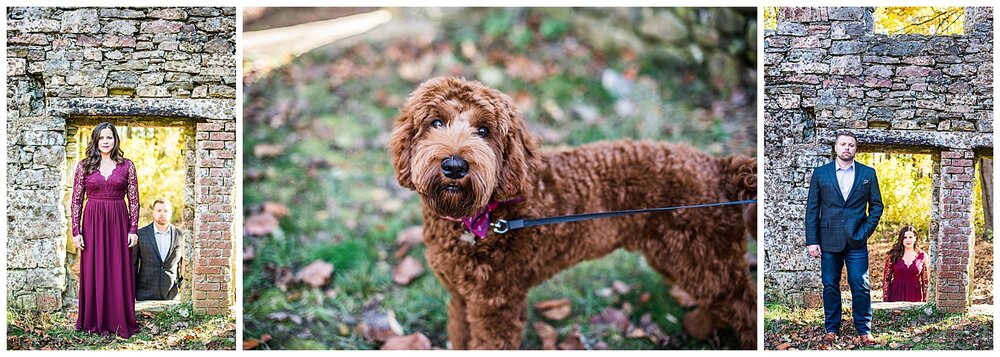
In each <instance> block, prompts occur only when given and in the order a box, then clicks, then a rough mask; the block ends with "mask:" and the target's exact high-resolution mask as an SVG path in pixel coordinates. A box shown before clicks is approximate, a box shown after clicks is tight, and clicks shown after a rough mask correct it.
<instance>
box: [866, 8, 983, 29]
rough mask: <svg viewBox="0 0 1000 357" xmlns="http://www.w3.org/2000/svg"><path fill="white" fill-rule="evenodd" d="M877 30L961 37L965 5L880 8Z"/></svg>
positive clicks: (876, 20)
mask: <svg viewBox="0 0 1000 357" xmlns="http://www.w3.org/2000/svg"><path fill="white" fill-rule="evenodd" d="M874 18H875V26H874V32H875V33H876V34H881V35H929V36H960V35H962V34H964V33H965V8H964V7H954V6H952V7H878V8H876V9H875V14H874Z"/></svg>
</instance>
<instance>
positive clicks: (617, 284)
mask: <svg viewBox="0 0 1000 357" xmlns="http://www.w3.org/2000/svg"><path fill="white" fill-rule="evenodd" d="M611 288H612V289H614V290H615V292H616V293H618V295H625V294H628V292H629V291H631V290H632V288H631V287H629V286H628V284H625V283H624V282H622V281H620V280H615V281H612V282H611Z"/></svg>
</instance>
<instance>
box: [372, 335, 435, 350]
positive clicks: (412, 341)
mask: <svg viewBox="0 0 1000 357" xmlns="http://www.w3.org/2000/svg"><path fill="white" fill-rule="evenodd" d="M381 349H383V350H429V349H431V340H430V339H429V338H427V336H424V334H422V333H420V332H416V333H411V334H409V335H406V336H392V337H389V338H387V339H386V340H385V344H383V345H382V348H381Z"/></svg>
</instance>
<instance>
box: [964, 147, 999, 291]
mask: <svg viewBox="0 0 1000 357" xmlns="http://www.w3.org/2000/svg"><path fill="white" fill-rule="evenodd" d="M974 172H975V177H974V178H973V182H974V183H975V186H974V187H973V189H972V217H971V218H972V228H973V234H972V236H973V246H974V249H973V253H972V257H973V261H972V264H973V266H972V279H971V280H972V282H971V284H972V286H970V287H969V292H970V293H971V296H970V300H971V303H972V305H993V225H992V222H991V221H992V217H993V215H992V208H991V207H989V206H988V204H989V202H991V200H990V199H991V198H992V194H991V193H990V192H991V191H992V187H993V182H992V179H991V178H992V177H993V159H992V158H980V159H978V160H976V164H975V171H974ZM983 178H986V179H985V180H984V179H983Z"/></svg>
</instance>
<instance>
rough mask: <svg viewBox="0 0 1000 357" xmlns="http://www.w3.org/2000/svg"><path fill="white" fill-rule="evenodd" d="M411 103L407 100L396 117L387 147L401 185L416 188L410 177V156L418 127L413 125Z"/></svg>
mask: <svg viewBox="0 0 1000 357" xmlns="http://www.w3.org/2000/svg"><path fill="white" fill-rule="evenodd" d="M410 104H411V103H409V101H407V103H406V104H405V105H404V106H403V108H402V109H401V110H400V113H399V116H398V117H396V128H395V129H393V131H392V136H390V137H389V143H388V144H386V148H387V149H389V154H390V155H392V166H393V168H394V169H395V170H396V180H397V181H399V185H400V186H403V187H405V188H408V189H411V190H415V189H416V186H415V185H414V184H413V179H412V178H411V177H410V157H411V156H412V154H413V150H412V149H413V138H414V137H415V136H416V135H417V129H416V126H414V125H413V106H412V105H410Z"/></svg>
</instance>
